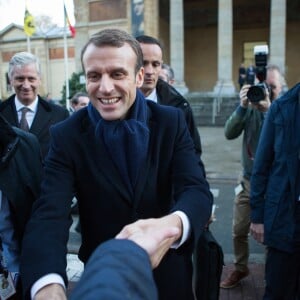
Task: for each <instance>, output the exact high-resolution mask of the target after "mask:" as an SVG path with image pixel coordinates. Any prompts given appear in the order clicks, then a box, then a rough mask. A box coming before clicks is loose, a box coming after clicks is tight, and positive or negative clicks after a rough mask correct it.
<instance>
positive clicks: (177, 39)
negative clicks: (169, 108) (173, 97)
mask: <svg viewBox="0 0 300 300" xmlns="http://www.w3.org/2000/svg"><path fill="white" fill-rule="evenodd" d="M170 57H171V66H172V68H173V69H174V73H175V80H176V81H175V84H174V86H175V88H176V89H177V90H178V91H179V92H181V93H182V94H186V93H187V92H188V88H187V86H186V85H185V82H184V21H183V0H170Z"/></svg>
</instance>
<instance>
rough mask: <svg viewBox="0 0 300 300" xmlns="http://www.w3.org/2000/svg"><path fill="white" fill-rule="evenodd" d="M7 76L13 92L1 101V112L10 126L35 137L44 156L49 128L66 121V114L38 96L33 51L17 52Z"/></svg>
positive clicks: (38, 78)
mask: <svg viewBox="0 0 300 300" xmlns="http://www.w3.org/2000/svg"><path fill="white" fill-rule="evenodd" d="M8 77H9V80H10V84H11V85H12V87H13V88H14V90H15V94H14V95H12V96H11V97H9V98H8V99H7V100H5V101H3V102H2V103H1V104H0V112H1V113H2V114H3V116H4V117H5V119H6V120H7V121H8V122H9V123H10V124H11V125H13V126H16V127H20V128H21V129H23V130H25V131H29V132H31V133H33V134H34V135H36V136H37V138H38V140H39V143H40V146H41V151H42V155H43V158H44V157H45V156H46V154H47V152H48V149H49V144H50V134H49V127H50V126H51V125H53V124H55V123H57V122H60V121H63V120H65V119H66V118H67V117H68V116H69V113H68V111H67V110H66V109H65V108H62V107H60V106H58V105H55V104H52V103H50V102H49V101H46V100H44V99H42V98H41V97H40V96H39V95H38V89H39V87H40V85H41V67H40V62H39V59H38V58H37V57H36V56H34V55H33V54H31V53H28V52H19V53H16V54H15V55H14V56H13V57H12V58H11V60H10V62H9V68H8Z"/></svg>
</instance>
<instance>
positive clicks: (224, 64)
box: [214, 0, 235, 95]
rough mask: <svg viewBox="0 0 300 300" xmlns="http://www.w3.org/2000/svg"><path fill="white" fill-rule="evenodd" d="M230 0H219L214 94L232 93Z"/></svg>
mask: <svg viewBox="0 0 300 300" xmlns="http://www.w3.org/2000/svg"><path fill="white" fill-rule="evenodd" d="M232 21H233V20H232V0H219V7H218V81H217V83H216V85H215V88H214V92H215V93H216V94H221V95H224V94H228V95H232V94H233V93H234V92H235V87H234V84H233V81H232V43H233V40H232Z"/></svg>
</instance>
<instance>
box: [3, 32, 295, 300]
mask: <svg viewBox="0 0 300 300" xmlns="http://www.w3.org/2000/svg"><path fill="white" fill-rule="evenodd" d="M81 63H82V67H83V71H84V74H85V77H86V91H87V92H86V93H84V92H78V93H76V94H75V95H73V97H72V99H71V111H70V112H69V111H67V110H66V109H65V108H62V107H60V106H58V105H55V104H53V103H51V102H49V101H46V100H44V99H43V98H42V97H41V96H40V95H39V87H40V85H41V81H42V77H41V70H40V63H39V59H38V57H37V56H35V55H33V54H31V53H27V52H20V53H16V54H15V55H13V56H12V58H11V60H10V62H9V71H8V76H9V80H10V83H11V85H12V86H13V88H14V91H15V93H14V94H13V95H12V96H10V97H9V98H8V99H7V100H4V101H3V102H1V103H0V131H1V134H0V150H1V153H0V157H1V161H0V176H1V181H0V205H1V210H0V219H1V221H0V276H1V280H2V284H1V285H0V296H1V297H6V298H5V299H22V297H24V298H25V299H36V300H39V299H66V288H67V285H68V279H67V275H66V254H67V242H68V236H69V229H70V226H71V223H72V218H71V210H72V200H73V199H74V198H75V199H76V200H77V205H78V214H79V217H80V232H81V236H82V244H81V247H80V250H79V258H80V260H82V261H83V262H84V264H85V271H84V273H83V276H82V278H81V283H80V284H77V286H76V287H75V289H74V291H73V292H72V294H71V299H93V297H95V295H97V297H98V298H101V297H102V298H107V299H149V300H150V299H160V300H164V299H165V300H169V299H174V300H176V299H178V300H182V299H185V300H189V299H190V300H192V299H194V292H193V286H192V276H193V263H192V255H193V250H194V246H195V243H196V242H197V241H198V240H199V238H200V237H201V234H202V233H203V231H204V230H205V228H207V225H208V224H209V222H210V218H211V211H212V205H213V197H212V194H211V192H210V188H209V184H208V181H207V179H206V174H205V167H204V164H203V162H202V159H201V154H202V147H201V139H200V134H199V130H198V129H197V127H196V123H195V120H194V117H193V112H192V108H191V106H190V104H189V102H188V101H187V100H186V99H185V98H184V96H182V95H181V94H180V93H179V92H178V91H177V90H176V88H175V87H174V86H173V84H174V83H176V79H175V76H174V71H173V69H172V68H171V66H169V65H167V64H164V62H163V47H162V45H161V43H160V41H159V40H158V39H156V38H154V37H151V36H146V35H139V36H137V37H134V36H133V35H130V34H128V33H127V32H125V31H123V30H118V29H105V30H102V31H100V32H98V33H95V34H93V35H92V36H91V37H90V38H89V39H88V41H87V43H86V44H85V46H84V47H83V49H82V50H81ZM243 68H244V66H241V67H240V73H241V74H242V75H243V76H242V77H243V79H245V81H244V82H239V83H240V85H241V86H240V88H241V89H240V92H239V98H240V102H239V105H238V107H237V108H236V109H235V111H234V112H233V113H232V115H231V116H230V118H229V119H228V120H227V122H226V125H225V136H226V138H228V139H235V138H237V137H238V136H240V135H241V134H243V145H242V167H243V170H242V174H241V177H240V178H239V182H238V186H237V187H236V189H235V195H236V197H235V199H234V214H233V237H232V238H233V245H234V255H235V269H234V270H233V272H232V273H230V274H229V276H228V278H225V279H224V280H223V281H222V282H220V287H221V288H227V289H228V288H233V287H235V286H236V285H237V284H238V283H239V282H240V281H241V280H242V279H243V278H245V277H246V276H248V274H249V269H248V258H249V247H248V235H249V232H250V233H251V235H252V236H253V238H254V239H255V240H257V241H258V242H260V243H262V244H264V245H265V246H266V249H267V250H266V272H265V273H266V275H265V282H266V288H265V295H264V299H265V300H269V299H297V298H296V297H297V296H298V297H299V271H300V265H299V264H300V259H299V258H300V257H299V256H300V202H299V201H300V171H299V169H300V136H299V132H300V121H299V120H300V118H299V113H300V98H299V90H300V87H299V85H297V86H295V87H294V88H292V89H290V90H289V91H287V89H286V85H285V80H284V76H283V74H282V73H281V71H280V69H279V68H278V67H277V66H276V65H271V64H270V65H268V66H267V68H266V74H267V76H266V86H268V87H269V89H267V88H266V90H265V98H264V99H261V101H259V102H258V103H252V102H251V101H249V99H248V97H247V93H248V91H249V88H250V87H251V86H252V84H253V82H252V83H250V82H249V81H247V76H248V78H250V77H249V76H250V75H251V74H250V73H251V70H249V72H248V71H247V70H246V69H245V70H242V69H243ZM248 73H249V74H248ZM249 80H250V79H249ZM16 187H18V188H16ZM99 282H101V284H99ZM4 295H5V296H4Z"/></svg>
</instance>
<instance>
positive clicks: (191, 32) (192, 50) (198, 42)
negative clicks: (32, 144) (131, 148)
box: [0, 0, 300, 99]
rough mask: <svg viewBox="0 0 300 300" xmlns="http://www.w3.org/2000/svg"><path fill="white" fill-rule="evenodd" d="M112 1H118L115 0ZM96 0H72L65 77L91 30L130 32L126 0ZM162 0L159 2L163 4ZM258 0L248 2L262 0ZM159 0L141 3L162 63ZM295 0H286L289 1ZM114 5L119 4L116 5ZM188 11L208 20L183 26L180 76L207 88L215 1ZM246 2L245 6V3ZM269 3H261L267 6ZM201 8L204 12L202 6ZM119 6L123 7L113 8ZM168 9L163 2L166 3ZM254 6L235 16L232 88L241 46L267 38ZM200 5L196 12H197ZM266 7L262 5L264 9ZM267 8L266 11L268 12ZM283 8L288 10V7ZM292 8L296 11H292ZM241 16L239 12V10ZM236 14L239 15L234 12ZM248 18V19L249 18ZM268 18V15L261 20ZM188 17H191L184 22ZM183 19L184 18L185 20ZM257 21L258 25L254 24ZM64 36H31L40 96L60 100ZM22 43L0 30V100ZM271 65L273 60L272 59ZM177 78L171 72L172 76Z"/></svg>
mask: <svg viewBox="0 0 300 300" xmlns="http://www.w3.org/2000/svg"><path fill="white" fill-rule="evenodd" d="M116 1H117V2H116ZM116 1H109V0H101V1H99V0H98V1H96V0H94V1H82V0H74V7H75V19H76V37H75V38H74V39H72V38H70V37H69V38H68V48H69V54H68V75H69V77H70V76H71V74H72V73H73V72H79V71H81V62H80V53H81V49H82V47H83V45H84V44H85V42H86V41H87V40H88V38H89V36H90V35H92V34H93V33H95V32H97V31H99V30H101V29H104V28H108V27H115V28H120V29H124V30H126V31H128V32H130V31H131V23H130V20H131V0H116ZM167 1H172V0H163V1H161V2H165V3H167ZM260 1H261V0H253V2H257V3H258V4H259V3H261V2H260ZM161 2H160V1H158V0H144V3H145V13H144V17H145V34H147V35H152V36H155V37H157V38H159V39H160V40H161V41H162V43H163V46H164V61H165V62H167V63H169V62H170V33H169V20H168V18H166V17H165V16H162V12H161V11H159V7H160V5H159V4H160V3H161ZM291 2H292V3H294V5H296V4H295V1H293V0H292V1H288V3H291ZM117 3H118V5H117ZM242 3H246V4H247V3H248V1H239V2H237V1H234V11H236V10H237V9H241V4H242ZM188 4H189V5H190V6H191V5H192V9H193V10H195V12H197V7H198V6H199V7H198V8H199V12H200V13H201V12H206V14H204V17H205V16H206V18H207V20H208V21H209V22H208V21H207V22H205V20H203V19H201V20H200V21H201V22H200V23H199V25H197V24H194V26H191V25H193V24H190V22H189V24H188V26H186V27H185V32H184V40H185V46H184V51H185V61H184V76H185V78H184V79H185V83H186V85H187V87H188V88H189V91H190V92H206V91H212V90H213V88H214V86H215V84H216V82H217V69H218V61H217V57H218V52H217V47H218V44H217V40H218V39H217V31H218V28H217V24H216V21H215V20H216V14H217V5H216V3H215V2H211V0H209V1H206V2H205V1H203V2H202V1H201V2H198V1H188ZM247 5H248V4H247ZM268 5H269V4H266V5H264V7H267V8H268ZM205 6H206V8H207V10H205ZM119 7H121V8H122V11H118V8H119ZM166 7H167V9H168V5H167V6H166ZM253 7H254V11H255V12H256V13H257V16H256V15H255V14H254V15H252V14H249V12H248V11H246V12H247V15H246V16H245V15H244V14H242V15H243V16H244V17H243V18H244V19H246V23H245V24H241V20H243V18H242V17H239V18H240V20H238V22H239V23H237V24H234V30H233V68H232V73H233V74H232V80H233V82H234V84H235V86H236V88H238V86H237V72H238V67H239V65H240V63H241V61H242V59H243V45H244V43H245V42H256V41H267V42H268V41H269V24H268V21H267V20H263V21H262V22H261V23H257V22H259V15H258V13H259V12H260V10H259V9H257V8H256V6H253ZM200 9H201V10H200ZM264 9H265V8H264ZM267 10H268V9H266V11H267ZM288 10H289V11H290V10H291V9H290V8H289V7H288ZM294 10H295V9H294ZM240 14H241V13H240ZM238 15H239V14H238ZM250 15H251V16H253V18H254V19H253V20H254V21H255V22H254V21H252V23H251V18H252V17H251V18H250V17H249V16H250ZM295 18H297V16H296V15H295V16H294V19H292V20H289V19H288V20H289V21H288V22H287V30H286V79H287V83H288V85H289V86H293V85H294V84H295V83H297V82H299V81H300V72H299V69H300V62H299V53H300V36H299V27H300V22H299V21H298V20H296V19H295ZM204 19H205V18H204ZM266 19H267V18H266ZM187 21H190V20H187ZM187 23H188V22H187ZM257 24H259V26H258V25H257ZM63 47H64V45H63V38H62V37H55V38H47V39H45V38H32V39H31V49H32V52H33V53H35V54H37V55H38V56H39V57H40V59H41V63H42V71H43V85H42V88H41V91H40V94H41V95H46V94H47V93H51V94H52V96H53V97H54V98H61V91H62V87H63V85H64V83H65V61H64V57H63ZM26 50H27V43H26V38H25V35H24V33H23V28H21V27H20V26H16V27H12V28H10V29H8V30H6V31H5V32H4V33H3V32H2V34H1V32H0V98H2V99H3V98H6V97H7V96H8V95H9V94H10V93H11V92H7V91H6V78H5V74H6V72H7V68H8V61H9V59H10V57H11V55H12V54H13V53H15V52H18V51H26ZM273 63H276V62H273ZM175 76H176V74H175Z"/></svg>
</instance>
